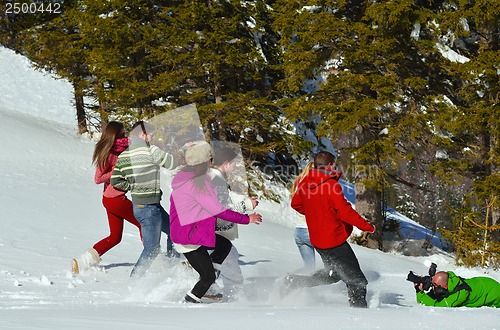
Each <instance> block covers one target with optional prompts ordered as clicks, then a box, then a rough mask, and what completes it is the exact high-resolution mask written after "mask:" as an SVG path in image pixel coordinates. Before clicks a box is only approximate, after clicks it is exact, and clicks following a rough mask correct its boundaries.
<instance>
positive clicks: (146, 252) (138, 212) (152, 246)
mask: <svg viewBox="0 0 500 330" xmlns="http://www.w3.org/2000/svg"><path fill="white" fill-rule="evenodd" d="M134 216H135V218H136V219H137V221H139V223H140V224H141V230H142V244H143V250H142V253H141V255H140V256H139V259H138V260H137V262H136V263H135V266H134V268H133V269H132V272H131V274H130V276H133V277H136V276H142V275H144V273H145V272H146V271H147V270H148V269H149V267H150V266H151V264H152V263H153V260H154V259H155V258H156V256H158V254H159V253H160V251H161V248H160V239H161V232H162V231H163V232H164V233H165V234H167V236H168V239H167V253H169V251H170V252H172V251H173V244H172V240H171V239H170V217H169V215H168V213H167V212H166V211H165V209H164V208H163V207H162V206H161V205H160V204H146V205H137V204H134Z"/></svg>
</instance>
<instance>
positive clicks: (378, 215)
mask: <svg viewBox="0 0 500 330" xmlns="http://www.w3.org/2000/svg"><path fill="white" fill-rule="evenodd" d="M356 131H357V133H358V134H357V138H356V147H360V146H362V145H364V144H365V143H366V142H367V141H368V139H369V138H370V137H369V134H367V131H366V130H364V129H363V128H361V127H358V128H357V129H356ZM353 172H354V182H355V188H356V211H357V212H358V213H359V214H360V215H361V216H362V217H364V218H365V219H366V220H367V221H368V222H370V223H371V224H372V225H374V226H375V227H376V230H375V233H373V234H371V235H369V236H368V237H367V239H366V244H364V245H366V246H367V247H369V248H371V249H379V250H382V246H383V245H382V227H383V224H384V223H383V222H384V219H383V217H382V200H381V193H380V191H379V189H378V186H380V183H379V182H378V180H379V179H378V178H379V168H378V166H377V165H375V162H372V163H370V164H361V165H355V166H354V171H353ZM374 179H375V182H377V183H376V184H375V185H374V184H373V183H370V184H367V182H368V181H371V182H374Z"/></svg>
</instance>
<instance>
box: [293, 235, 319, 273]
mask: <svg viewBox="0 0 500 330" xmlns="http://www.w3.org/2000/svg"><path fill="white" fill-rule="evenodd" d="M295 244H297V247H298V248H299V252H300V256H301V257H302V260H303V261H304V268H305V269H306V270H313V269H315V268H316V257H315V255H314V247H313V246H312V245H311V241H310V240H309V230H308V229H307V228H302V227H296V228H295Z"/></svg>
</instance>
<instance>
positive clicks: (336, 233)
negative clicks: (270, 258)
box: [282, 151, 375, 308]
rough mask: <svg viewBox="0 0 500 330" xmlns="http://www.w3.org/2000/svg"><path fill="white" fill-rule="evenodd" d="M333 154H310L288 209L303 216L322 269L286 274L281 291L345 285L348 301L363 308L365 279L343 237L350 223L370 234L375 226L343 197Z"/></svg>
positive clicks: (349, 231)
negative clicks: (309, 163)
mask: <svg viewBox="0 0 500 330" xmlns="http://www.w3.org/2000/svg"><path fill="white" fill-rule="evenodd" d="M334 168H335V156H333V154H331V153H330V152H327V151H321V152H319V153H318V154H316V155H315V156H314V169H311V170H310V171H309V173H308V175H307V176H306V177H304V178H303V179H302V181H301V182H300V183H299V185H298V187H297V190H296V192H295V194H294V195H293V197H292V202H291V204H292V208H294V209H295V210H296V211H297V212H299V213H301V214H304V215H305V217H306V222H307V227H308V229H309V237H310V240H311V244H312V245H313V246H314V248H315V249H316V251H317V252H318V254H319V255H320V256H321V259H322V260H323V264H324V266H325V269H322V270H319V271H317V272H315V273H313V274H312V275H306V276H304V275H288V276H287V277H286V278H285V282H284V286H283V288H282V294H287V293H289V292H290V290H291V289H294V288H299V287H311V286H317V285H321V284H330V283H336V282H338V281H340V280H342V281H343V282H344V283H345V284H346V285H347V294H348V298H349V304H350V306H352V307H364V308H366V307H367V303H366V285H367V284H368V281H367V280H366V277H365V275H364V274H363V272H362V271H361V268H360V266H359V262H358V259H357V258H356V255H355V254H354V251H353V250H352V248H351V246H350V245H349V243H347V239H348V238H349V236H350V235H351V232H352V230H353V226H356V227H357V228H359V229H360V230H362V231H366V232H370V233H373V232H374V231H375V227H374V226H373V225H371V224H370V223H368V222H367V221H366V220H365V219H364V218H363V217H361V216H360V215H359V214H358V213H357V212H356V211H355V210H354V209H353V208H352V206H351V204H350V203H349V202H348V201H347V200H346V199H345V197H344V194H343V193H342V186H341V185H340V183H339V182H338V180H339V179H340V176H341V175H342V173H341V172H335V171H334Z"/></svg>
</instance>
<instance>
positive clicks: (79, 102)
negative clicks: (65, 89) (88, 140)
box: [73, 83, 88, 135]
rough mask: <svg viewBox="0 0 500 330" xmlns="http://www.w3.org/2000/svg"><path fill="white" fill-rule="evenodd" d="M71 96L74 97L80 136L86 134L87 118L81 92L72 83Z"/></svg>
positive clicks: (76, 85)
mask: <svg viewBox="0 0 500 330" xmlns="http://www.w3.org/2000/svg"><path fill="white" fill-rule="evenodd" d="M73 94H74V95H75V107H76V120H77V126H78V134H80V135H82V134H85V133H87V132H88V128H87V116H86V114H85V104H84V101H83V90H82V88H81V87H80V86H78V84H77V83H73Z"/></svg>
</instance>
